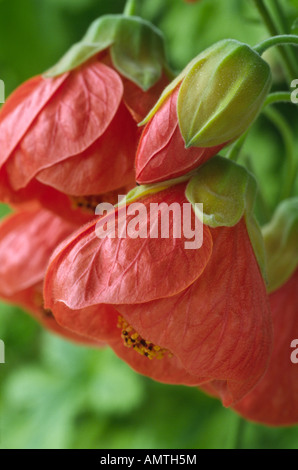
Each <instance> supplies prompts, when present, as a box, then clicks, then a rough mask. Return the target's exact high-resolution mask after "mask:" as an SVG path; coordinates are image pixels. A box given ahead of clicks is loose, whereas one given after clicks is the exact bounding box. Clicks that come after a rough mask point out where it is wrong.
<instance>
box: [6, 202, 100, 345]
mask: <svg viewBox="0 0 298 470" xmlns="http://www.w3.org/2000/svg"><path fill="white" fill-rule="evenodd" d="M74 229H75V226H74V225H72V224H70V223H68V222H66V221H64V220H62V219H60V218H59V217H57V216H54V215H53V214H51V213H50V212H48V211H46V210H31V211H30V210H27V211H24V212H20V213H16V214H12V215H10V216H8V217H7V218H6V219H4V220H3V221H2V222H1V224H0V297H1V298H2V299H4V300H6V301H8V302H10V303H13V304H17V305H19V306H21V307H22V308H24V309H25V310H28V311H29V312H30V313H31V314H32V315H33V316H34V317H35V318H36V319H37V320H39V321H40V323H41V324H42V325H43V326H45V327H46V328H49V329H50V330H51V331H54V332H55V333H58V334H60V335H62V336H64V337H66V338H69V339H72V340H75V341H79V342H82V343H87V344H98V342H96V341H92V340H87V339H86V338H82V337H81V336H80V335H77V334H75V333H73V332H71V331H69V330H66V329H65V328H62V327H61V326H59V325H58V324H57V322H56V321H55V319H54V317H53V315H51V312H48V311H47V310H45V309H44V306H43V293H42V291H43V279H44V274H45V271H46V267H47V264H48V261H49V258H50V256H51V254H52V252H53V250H54V248H56V246H57V245H58V244H59V243H60V242H61V241H62V240H64V239H65V238H66V237H67V236H69V235H70V234H71V233H72V232H73V231H74Z"/></svg>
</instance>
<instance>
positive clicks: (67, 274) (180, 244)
mask: <svg viewBox="0 0 298 470" xmlns="http://www.w3.org/2000/svg"><path fill="white" fill-rule="evenodd" d="M184 189H185V186H184V185H182V186H176V187H172V188H169V189H167V190H165V191H162V192H159V193H156V194H154V195H151V196H150V197H146V198H144V199H143V200H142V202H143V203H144V205H145V208H146V209H148V208H149V205H150V203H152V202H155V203H161V202H164V203H165V204H168V205H170V204H172V203H173V202H177V203H178V207H179V204H182V203H184V202H186V199H185V195H184ZM164 211H165V206H164V207H162V212H164ZM116 215H117V220H118V222H119V220H122V221H124V220H127V222H128V223H129V221H130V220H132V219H133V218H134V216H128V217H127V218H126V217H125V207H124V208H120V209H119V211H118V212H117V213H116ZM112 216H113V214H110V215H108V216H107V217H104V218H102V219H100V222H99V224H98V226H99V227H103V226H104V225H105V223H106V222H107V221H108V220H111V217H112ZM193 218H194V214H193ZM170 220H171V218H170ZM171 222H172V221H171ZM140 225H141V226H144V227H146V228H148V221H147V220H144V219H143V220H142V222H141V223H140ZM95 227H96V222H93V223H91V224H89V226H87V227H86V228H84V229H83V230H81V231H80V232H79V233H77V234H76V235H75V236H74V238H73V240H72V242H70V243H68V244H67V245H65V246H64V248H62V249H61V251H60V253H58V254H56V255H55V257H53V259H52V263H51V265H50V268H49V271H48V275H47V278H46V292H49V293H50V297H52V296H54V298H55V299H57V300H58V301H62V302H64V303H65V304H66V305H67V306H68V307H69V308H71V309H74V310H76V309H82V308H85V307H89V306H92V305H97V304H101V303H108V304H120V303H129V304H132V303H134V302H148V301H150V300H153V299H158V298H160V297H168V296H171V295H174V294H176V293H177V292H181V291H182V290H183V289H185V288H187V287H188V286H189V285H190V284H192V283H193V282H194V280H195V279H197V278H198V277H199V276H200V275H201V273H202V271H203V270H204V268H205V266H206V264H207V262H208V260H209V258H210V255H211V251H212V241H211V236H210V232H209V230H208V228H205V230H204V243H203V246H202V247H201V248H200V249H196V250H186V249H185V247H184V243H185V241H186V239H185V238H184V236H182V237H181V238H173V236H172V231H171V230H170V236H171V237H170V238H160V237H159V238H135V239H132V238H107V237H105V238H103V239H99V238H97V236H96V233H95ZM200 228H201V227H200ZM182 233H183V231H182ZM169 267H170V269H169ZM46 302H47V305H48V306H49V308H51V309H52V303H51V302H50V300H49V299H48V298H47V299H46Z"/></svg>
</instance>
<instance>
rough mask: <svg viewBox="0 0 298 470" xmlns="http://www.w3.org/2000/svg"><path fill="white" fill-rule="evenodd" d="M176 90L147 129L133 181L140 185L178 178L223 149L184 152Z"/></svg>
mask: <svg viewBox="0 0 298 470" xmlns="http://www.w3.org/2000/svg"><path fill="white" fill-rule="evenodd" d="M178 93H179V88H176V90H175V91H174V92H173V93H172V94H171V95H170V96H169V97H168V98H167V99H166V100H165V102H164V103H163V104H162V106H161V108H160V109H159V110H158V111H157V112H156V114H155V115H154V116H153V118H152V119H151V120H150V121H149V123H148V124H147V125H146V127H145V129H144V131H143V134H142V136H141V140H140V143H139V147H138V150H137V156H136V180H137V182H138V183H140V184H147V183H154V182H157V181H164V180H167V179H171V178H174V177H177V176H181V175H183V174H185V173H188V172H189V171H191V170H193V169H194V168H196V167H198V166H199V165H201V164H203V163H205V162H206V161H207V160H208V159H209V158H211V157H212V156H214V155H215V154H216V153H218V152H219V150H220V149H221V148H222V147H223V146H224V145H221V146H218V147H213V148H206V149H204V148H195V147H192V148H189V149H186V148H185V144H184V140H183V138H182V136H181V133H180V129H179V124H178V117H177V110H176V104H177V97H178Z"/></svg>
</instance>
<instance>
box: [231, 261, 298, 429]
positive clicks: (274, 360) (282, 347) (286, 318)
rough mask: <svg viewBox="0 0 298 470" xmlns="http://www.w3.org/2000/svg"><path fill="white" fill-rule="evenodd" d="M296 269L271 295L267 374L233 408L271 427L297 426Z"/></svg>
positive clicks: (297, 294) (297, 300) (297, 283)
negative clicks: (271, 328)
mask: <svg viewBox="0 0 298 470" xmlns="http://www.w3.org/2000/svg"><path fill="white" fill-rule="evenodd" d="M297 286H298V270H297V271H296V273H295V274H294V275H293V276H292V277H291V278H290V280H289V281H288V282H287V283H286V284H284V285H283V286H282V287H280V288H279V289H278V290H276V291H275V292H273V293H272V294H271V295H270V305H271V310H272V316H273V325H274V348H273V354H272V357H271V361H270V364H269V368H268V371H267V373H266V375H265V376H264V378H263V379H262V380H261V381H260V383H259V384H258V385H257V386H256V387H255V388H254V390H253V391H252V392H251V393H250V394H249V395H247V396H246V397H245V398H244V399H243V400H242V401H241V402H240V403H238V404H237V406H236V408H235V409H236V411H238V412H239V413H240V414H241V415H243V416H244V417H246V418H247V419H251V420H253V421H257V422H259V423H264V424H267V425H274V426H289V425H292V424H297V423H298V365H297V364H294V363H292V361H291V353H292V352H293V349H292V348H291V343H292V341H293V340H294V339H298V311H297V305H298V290H297Z"/></svg>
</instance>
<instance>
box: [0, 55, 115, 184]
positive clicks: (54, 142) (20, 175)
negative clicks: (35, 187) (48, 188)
mask: <svg viewBox="0 0 298 470" xmlns="http://www.w3.org/2000/svg"><path fill="white" fill-rule="evenodd" d="M122 95H123V85H122V82H121V79H120V77H119V75H118V74H117V73H116V72H114V71H113V70H112V69H110V68H109V67H107V66H106V65H103V64H101V63H98V62H96V63H91V64H87V65H85V66H84V67H82V68H79V69H78V70H76V71H74V72H72V73H71V74H70V75H69V76H68V78H67V80H65V82H64V84H63V86H61V88H60V90H58V92H57V93H56V94H55V95H54V96H53V97H52V99H51V100H50V101H49V103H48V104H47V106H45V107H44V109H43V110H42V112H40V113H39V115H38V116H37V117H36V119H35V121H34V122H33V123H32V125H31V127H30V129H29V130H28V131H27V133H26V135H25V136H24V138H23V139H22V141H21V142H20V143H19V149H20V151H15V152H14V153H13V155H11V158H10V159H9V161H8V163H7V165H8V174H9V177H10V180H11V184H12V186H13V187H14V188H15V189H19V188H22V187H24V186H26V184H28V182H29V181H30V180H31V179H32V178H33V177H34V176H35V175H36V174H37V173H38V172H39V171H40V170H42V169H44V168H48V167H49V166H51V165H54V164H55V163H58V162H60V161H63V160H66V159H67V158H69V157H71V156H74V155H78V154H79V153H81V152H84V151H85V150H86V149H87V148H88V147H90V146H91V145H92V144H93V143H94V142H95V140H97V139H98V138H99V137H100V136H101V135H103V133H104V132H105V131H106V129H107V128H108V126H109V125H110V123H111V121H112V119H113V118H114V116H115V114H116V111H117V109H118V107H119V104H120V101H121V99H122ZM17 118H18V119H19V120H23V119H24V116H23V115H22V114H21V113H18V115H17ZM10 124H11V125H12V124H13V122H11V123H10Z"/></svg>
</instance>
